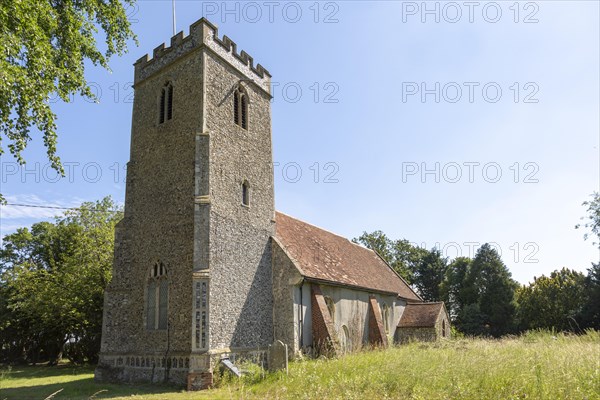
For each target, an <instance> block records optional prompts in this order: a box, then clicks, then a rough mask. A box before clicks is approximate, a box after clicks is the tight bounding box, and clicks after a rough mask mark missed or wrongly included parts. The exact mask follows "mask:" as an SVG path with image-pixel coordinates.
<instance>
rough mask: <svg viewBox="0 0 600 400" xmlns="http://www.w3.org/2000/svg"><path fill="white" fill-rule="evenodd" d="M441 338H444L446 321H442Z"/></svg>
mask: <svg viewBox="0 0 600 400" xmlns="http://www.w3.org/2000/svg"><path fill="white" fill-rule="evenodd" d="M442 337H446V320H445V319H443V320H442Z"/></svg>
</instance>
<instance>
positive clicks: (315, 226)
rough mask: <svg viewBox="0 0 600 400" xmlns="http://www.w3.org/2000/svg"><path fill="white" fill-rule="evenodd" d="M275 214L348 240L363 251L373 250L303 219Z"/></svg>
mask: <svg viewBox="0 0 600 400" xmlns="http://www.w3.org/2000/svg"><path fill="white" fill-rule="evenodd" d="M275 212H276V213H279V214H283V215H285V216H286V217H288V218H291V219H295V220H296V221H300V222H302V223H303V224H306V225H310V226H312V227H313V228H317V229H319V230H322V231H323V232H327V233H329V234H331V235H333V236H337V237H339V238H340V239H344V240H346V241H348V242H350V243H352V244H355V245H357V246H359V247H362V248H363V249H366V250H371V249H369V248H367V247H365V246H361V245H359V244H357V243H354V242H353V241H352V240H350V239H348V238H347V237H346V236H342V235H340V234H338V233H335V232H332V231H330V230H329V229H325V228H321V227H320V226H317V225H315V224H311V223H310V222H306V221H304V220H301V219H299V218H296V217H292V216H291V215H289V214H286V213H284V212H281V211H277V210H275ZM275 223H277V218H275Z"/></svg>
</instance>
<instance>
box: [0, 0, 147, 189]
mask: <svg viewBox="0 0 600 400" xmlns="http://www.w3.org/2000/svg"><path fill="white" fill-rule="evenodd" d="M123 3H125V4H126V5H129V6H131V5H133V4H134V3H135V0H123V2H121V1H117V0H115V1H97V0H82V1H47V0H20V1H3V2H1V3H0V52H1V53H2V58H0V81H1V84H0V155H1V154H2V153H3V147H2V146H1V144H2V143H1V142H2V138H3V136H6V138H7V139H8V141H9V144H8V149H9V151H10V153H11V154H12V155H13V156H14V157H15V158H16V159H17V161H18V162H19V163H21V164H24V163H25V160H24V159H23V157H22V152H23V150H24V149H25V148H26V146H27V143H28V142H29V141H30V140H31V136H30V130H31V129H32V128H37V129H38V130H39V131H40V132H41V134H42V137H43V142H44V145H45V147H46V150H47V155H48V159H49V160H50V163H51V165H52V167H53V168H54V169H56V170H57V171H59V172H60V173H64V170H63V168H62V165H61V163H60V159H59V157H58V156H57V154H56V143H57V132H56V115H55V114H54V113H53V112H52V109H51V107H50V101H49V100H50V98H51V96H52V95H54V94H56V95H57V96H58V97H59V98H60V99H62V100H63V101H65V102H69V97H70V96H71V95H72V94H75V93H79V94H80V95H81V96H84V97H86V98H90V99H95V97H94V95H93V93H92V91H91V89H90V87H89V85H88V83H87V81H86V79H85V76H84V71H85V64H86V62H91V63H92V64H93V65H100V66H102V67H104V68H106V69H109V66H108V61H109V59H110V57H111V56H113V55H114V54H117V55H121V54H123V53H124V52H126V51H127V44H126V43H127V41H128V40H129V39H134V40H136V43H137V39H136V37H135V35H134V34H133V32H132V31H131V23H130V22H129V21H128V19H127V15H126V8H125V7H124V4H123ZM98 28H100V29H101V30H102V32H103V33H104V36H105V43H106V49H105V51H104V52H102V51H101V50H100V49H99V48H98V46H97V43H96V36H97V33H98ZM0 200H2V198H1V196H0Z"/></svg>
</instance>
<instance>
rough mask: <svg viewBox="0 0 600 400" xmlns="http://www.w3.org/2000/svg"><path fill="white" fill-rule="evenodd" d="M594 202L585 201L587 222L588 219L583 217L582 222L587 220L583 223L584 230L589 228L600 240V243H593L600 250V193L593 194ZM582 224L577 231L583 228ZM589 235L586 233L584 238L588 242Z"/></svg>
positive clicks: (599, 240) (577, 226) (576, 227)
mask: <svg viewBox="0 0 600 400" xmlns="http://www.w3.org/2000/svg"><path fill="white" fill-rule="evenodd" d="M591 196H592V200H590V201H584V202H583V203H582V205H583V206H586V207H587V212H588V216H587V220H586V217H582V218H581V219H582V220H586V222H584V223H583V227H584V228H589V229H590V230H591V231H592V233H593V234H594V235H596V237H597V238H598V242H592V244H593V245H597V246H598V248H599V249H600V192H594V193H592V194H591ZM581 227H582V225H581V224H577V225H575V229H579V228H581ZM588 237H589V233H584V234H583V238H584V240H587V239H588Z"/></svg>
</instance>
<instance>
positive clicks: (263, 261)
mask: <svg viewBox="0 0 600 400" xmlns="http://www.w3.org/2000/svg"><path fill="white" fill-rule="evenodd" d="M134 88H135V101H134V105H133V120H132V130H131V157H130V161H129V164H128V170H127V189H126V200H125V217H124V219H123V220H122V221H121V222H120V223H119V224H118V226H117V233H116V245H115V261H114V268H113V279H112V282H111V283H110V285H109V287H108V288H107V290H106V294H105V301H104V326H103V332H102V348H101V355H100V362H99V365H98V368H97V370H96V379H98V380H101V381H130V382H134V381H154V382H162V381H170V382H174V383H178V384H183V385H187V387H188V388H201V387H205V386H206V385H208V384H210V382H211V380H212V373H211V372H212V368H213V367H214V366H215V365H216V363H217V362H218V361H219V359H220V358H221V357H223V356H229V357H231V358H239V357H244V356H248V357H254V358H255V359H256V358H258V359H260V357H263V352H264V349H265V348H266V346H267V345H268V344H269V343H271V342H272V341H273V304H272V303H273V300H272V279H271V247H270V237H271V236H272V235H273V234H274V227H275V221H274V195H273V173H272V149H271V109H270V100H271V94H270V75H269V73H268V71H266V70H265V69H264V68H263V67H262V66H260V65H257V66H254V62H253V59H252V57H250V56H249V55H248V54H246V53H245V52H244V51H242V52H240V53H238V51H237V49H236V45H235V43H233V42H232V41H231V40H230V39H229V38H227V37H226V36H225V37H223V39H219V37H218V33H217V28H216V27H215V26H214V25H212V24H211V23H210V22H208V21H207V20H205V19H201V20H200V21H198V22H196V23H194V24H193V25H192V26H191V27H190V33H189V35H188V36H186V37H184V35H183V33H179V34H178V35H176V36H174V37H173V38H172V39H171V45H170V47H165V45H162V46H160V47H158V48H156V49H155V50H154V53H153V57H152V58H151V59H149V58H148V56H147V55H146V56H144V57H142V58H141V59H140V60H138V61H137V62H136V63H135V83H134Z"/></svg>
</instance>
